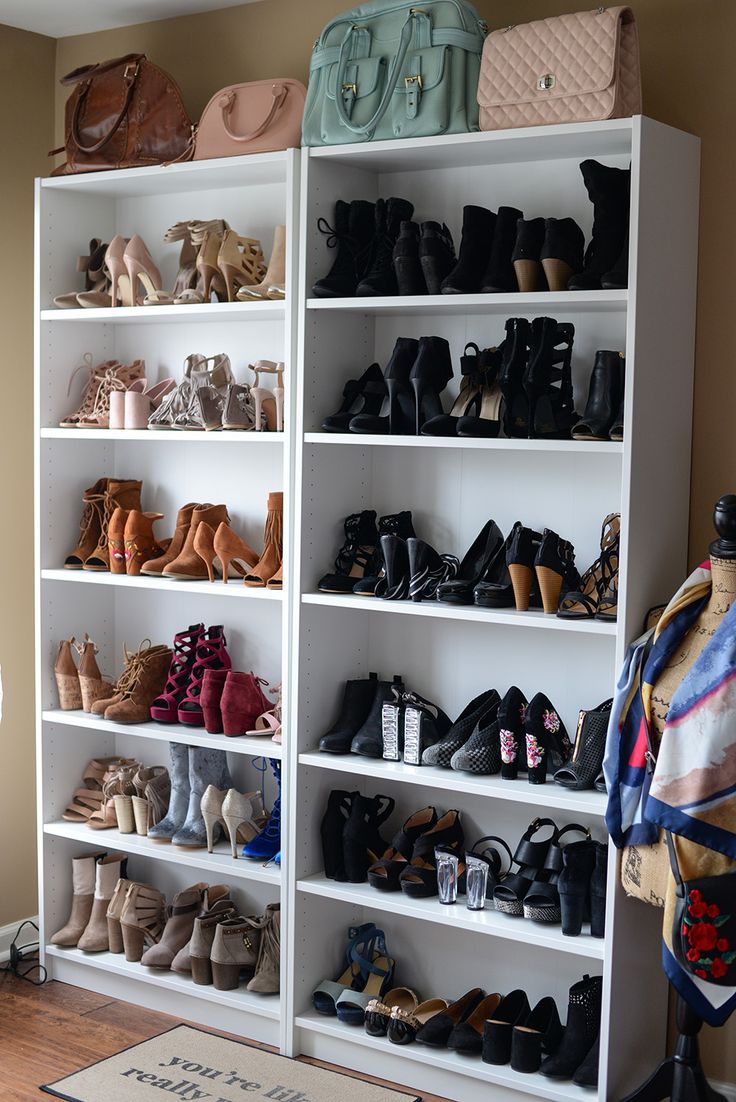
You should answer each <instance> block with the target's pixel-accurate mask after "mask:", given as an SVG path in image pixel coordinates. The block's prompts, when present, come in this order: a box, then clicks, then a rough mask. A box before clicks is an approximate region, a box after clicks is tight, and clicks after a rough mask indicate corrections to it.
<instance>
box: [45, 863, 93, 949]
mask: <svg viewBox="0 0 736 1102" xmlns="http://www.w3.org/2000/svg"><path fill="white" fill-rule="evenodd" d="M104 856H105V854H104V853H93V854H92V855H91V856H87V857H74V858H72V893H73V894H72V908H71V911H70V912H69V918H68V919H67V920H66V924H65V925H64V926H62V928H61V929H60V930H57V931H56V933H55V934H54V935H53V936H52V938H51V944H52V945H63V946H64V947H65V948H73V947H74V946H75V945H77V943H78V941H79V939H80V937H81V936H82V934H83V933H84V931H85V930H86V928H87V924H88V922H89V920H90V915H91V914H92V903H93V901H94V895H95V866H96V864H97V861H98V860H99V859H100V858H101V857H104Z"/></svg>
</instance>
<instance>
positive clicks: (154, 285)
mask: <svg viewBox="0 0 736 1102" xmlns="http://www.w3.org/2000/svg"><path fill="white" fill-rule="evenodd" d="M123 263H124V264H125V270H126V272H127V275H128V281H129V283H130V295H131V298H132V302H131V305H132V306H138V305H140V302H141V300H140V298H139V296H138V284H139V283H141V284H142V286H143V288H144V290H145V293H146V296H147V297H148V298H151V299H156V300H157V303H158V305H162V304H163V302H164V299H165V300H167V301H168V300H169V299H170V296H169V295H167V294H166V292H165V291H164V290H163V283H162V280H161V273H160V271H159V270H158V268H157V267H156V265H155V263H154V260H153V257H152V256H151V254H150V252H149V251H148V246H147V245H146V243H145V241H144V240H143V238H142V237H141V236H140V235H139V234H137V233H134V234H133V236H132V237H131V239H130V240H129V241H128V244H127V245H126V246H125V251H124V253H123Z"/></svg>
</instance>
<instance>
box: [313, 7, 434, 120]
mask: <svg viewBox="0 0 736 1102" xmlns="http://www.w3.org/2000/svg"><path fill="white" fill-rule="evenodd" d="M427 18H428V16H427V13H426V12H422V11H419V10H418V9H414V8H412V9H411V11H410V12H409V15H408V17H407V20H406V23H404V26H403V27H402V30H401V38H400V39H399V48H398V50H397V52H396V56H395V57H394V59H393V61H392V62H391V68H390V70H389V74H388V78H387V80H386V87H385V88H384V91H383V95H382V96H381V102H380V103H379V104H378V107H377V108H376V110H375V111H374V113H373V117H372V118H371V119H369V120H368V122H366V123H363V125H362V126H356V125H355V124H354V123H352V122H351V121H350V119H349V117H348V113H347V111H346V110H345V103H344V101H343V98H342V85H343V81H344V80H345V75H344V74H345V66H346V65H347V63H348V61H349V60H350V58H349V57H348V54H349V50H350V44H351V42H352V39H353V34H354V32H355V31H356V30H359V28H358V27H356V25H355V24H352V25H351V26H350V27H349V28H348V30H347V32H346V34H345V37H344V38H343V40H342V43H341V45H340V54H339V56H338V60H337V68H336V70H335V89H334V90H335V107H336V108H337V117H338V119H339V120H340V122H341V123H342V124H343V126H346V127H347V128H348V130H351V131H352V132H353V134H368V133H369V132H370V131H371V130H375V128H376V126H378V124H379V122H380V121H381V119H382V118H383V116H384V115H385V114H386V111H387V110H388V105H389V103H390V102H391V97H392V95H393V94H394V88H395V87H396V81H397V79H398V76H399V73H400V71H401V67H402V66H403V64H404V60H405V59H406V55H407V53H408V52H409V46H410V45H411V39H412V34H413V32H414V23H415V21H417V22H419V21H421V20H426V19H427Z"/></svg>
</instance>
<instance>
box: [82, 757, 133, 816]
mask: <svg viewBox="0 0 736 1102" xmlns="http://www.w3.org/2000/svg"><path fill="white" fill-rule="evenodd" d="M138 769H139V763H138V762H137V761H135V759H134V758H123V759H120V760H119V761H118V763H117V764H116V765H112V766H110V768H109V769H108V770H107V772H106V773H105V777H104V780H103V782H102V799H101V801H100V806H99V808H98V810H97V811H95V813H94V814H93V815H90V817H89V819H88V820H87V826H88V827H90V828H91V829H92V830H111V829H113V828H114V827H117V826H118V825H119V824H118V818H117V814H116V811H115V797H116V796H132V795H133V793H134V792H135V786H134V784H133V777H134V776H135V774H136V773H137V772H138ZM131 817H132V810H131ZM127 833H131V832H130V831H128V832H127Z"/></svg>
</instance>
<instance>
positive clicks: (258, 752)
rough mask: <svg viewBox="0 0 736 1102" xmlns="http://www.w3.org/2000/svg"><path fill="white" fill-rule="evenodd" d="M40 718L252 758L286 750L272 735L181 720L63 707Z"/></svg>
mask: <svg viewBox="0 0 736 1102" xmlns="http://www.w3.org/2000/svg"><path fill="white" fill-rule="evenodd" d="M41 719H42V720H43V721H44V723H54V724H57V725H60V726H62V727H75V728H77V729H79V728H82V729H83V730H87V731H97V732H99V733H100V734H111V735H133V737H134V738H145V739H155V740H156V741H157V742H166V743H169V742H181V743H183V744H184V745H186V746H208V747H211V748H214V749H218V750H226V751H227V752H228V753H230V754H244V755H245V756H246V757H251V758H274V759H275V760H280V759H281V757H282V754H283V745H282V744H281V743H278V742H272V741H271V739H270V738H262V739H261V738H247V737H245V736H242V737H240V736H239V737H232V738H231V737H229V736H227V735H208V734H207V732H206V731H205V729H204V727H184V726H183V725H182V724H179V723H171V724H168V723H166V724H165V723H130V724H127V723H110V722H108V721H107V720H106V719H104V718H103V717H102V716H93V715H90V714H89V713H88V712H62V711H61V709H58V710H54V709H47V710H46V711H44V712H42V713H41Z"/></svg>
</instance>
